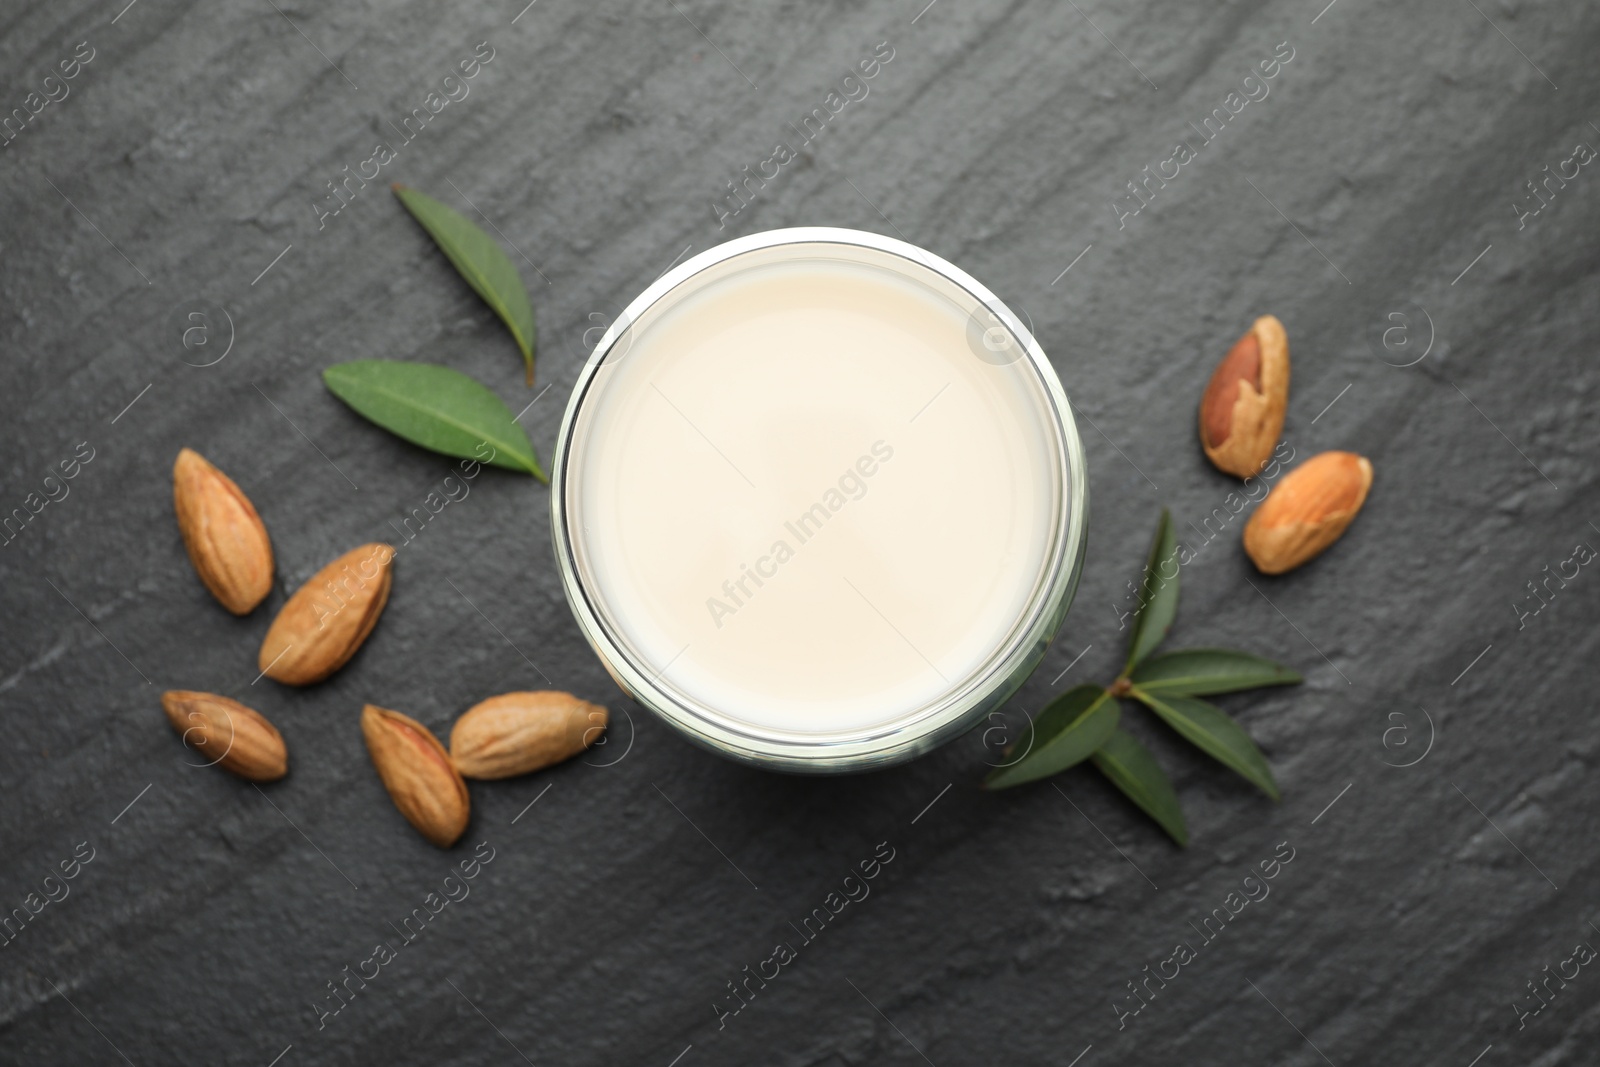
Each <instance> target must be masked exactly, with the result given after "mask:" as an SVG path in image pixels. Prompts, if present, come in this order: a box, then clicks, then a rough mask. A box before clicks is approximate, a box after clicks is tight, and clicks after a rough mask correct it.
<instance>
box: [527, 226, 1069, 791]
mask: <svg viewBox="0 0 1600 1067" xmlns="http://www.w3.org/2000/svg"><path fill="white" fill-rule="evenodd" d="M804 245H816V246H827V245H834V246H845V247H849V248H856V249H865V250H868V251H870V252H874V253H878V254H880V255H881V256H884V257H888V258H889V259H891V260H894V259H898V260H904V261H906V262H907V263H909V264H910V265H911V269H908V270H907V271H906V276H907V277H908V278H909V279H910V280H912V281H917V282H921V283H923V284H926V283H927V281H928V279H927V278H925V277H918V273H919V269H920V271H925V272H929V273H931V274H934V275H937V276H938V277H940V278H942V279H943V280H944V281H945V282H947V283H949V284H951V285H954V286H955V287H956V288H958V289H960V290H962V291H964V292H965V293H966V294H967V295H968V296H970V297H972V298H973V299H974V300H976V301H977V303H978V304H979V305H980V307H981V308H983V309H986V310H987V311H989V312H990V313H991V314H993V315H994V317H995V319H996V320H998V322H999V323H1000V324H1001V325H1002V326H1003V327H1004V328H1005V330H1006V332H1007V333H1009V334H1010V336H1011V338H1012V340H1014V341H1015V342H1016V343H1017V345H1018V346H1019V347H1020V349H1021V352H1022V355H1020V356H1019V357H1017V358H1018V360H1026V361H1027V362H1028V363H1029V365H1030V369H1031V370H1032V371H1033V374H1032V375H1031V380H1032V381H1033V383H1034V384H1035V385H1037V387H1038V394H1039V395H1038V397H1037V399H1038V400H1040V401H1041V402H1042V404H1043V407H1044V409H1045V411H1046V412H1047V413H1048V415H1049V416H1050V419H1049V421H1050V422H1051V424H1052V426H1051V427H1050V428H1043V427H1041V429H1045V430H1047V432H1046V438H1047V440H1048V441H1049V443H1050V444H1051V445H1052V446H1053V448H1054V453H1055V454H1054V456H1053V457H1052V465H1053V466H1055V467H1056V468H1057V471H1058V474H1057V477H1059V479H1060V482H1061V493H1062V500H1061V508H1060V511H1059V514H1058V515H1056V516H1055V517H1054V520H1053V525H1054V531H1053V536H1052V537H1051V538H1050V539H1049V541H1048V542H1047V551H1046V555H1045V557H1044V559H1043V561H1042V562H1043V566H1042V568H1041V576H1040V578H1039V579H1038V580H1037V581H1036V583H1035V586H1034V589H1033V590H1032V592H1031V593H1030V594H1029V597H1028V600H1027V604H1026V607H1025V609H1024V610H1023V611H1021V612H1019V614H1018V618H1017V621H1016V623H1015V624H1014V625H1013V626H1012V627H1011V629H1010V630H1008V631H1006V632H1005V633H1004V634H1003V635H1000V636H1001V640H999V641H998V642H997V644H996V647H995V648H994V650H993V651H992V652H991V653H990V655H989V656H988V658H987V659H985V660H984V661H983V663H981V664H979V665H978V666H977V667H975V668H974V669H973V670H972V671H970V672H968V673H967V674H966V675H964V676H963V677H962V678H961V679H958V680H957V681H955V682H953V683H952V684H951V685H950V686H949V687H947V688H946V689H945V690H944V691H943V692H942V693H941V694H940V695H939V696H938V697H936V698H935V699H934V700H932V701H930V702H927V703H925V704H923V705H922V706H921V707H918V708H915V709H912V710H910V711H908V712H906V713H905V714H903V715H899V716H896V717H895V718H894V719H892V720H887V721H885V722H883V723H879V724H874V725H872V726H870V727H865V728H859V727H858V728H852V729H848V730H842V731H833V732H816V733H808V732H800V731H793V730H784V729H778V728H769V727H760V726H757V725H755V724H752V723H748V722H745V721H741V720H735V719H733V718H732V717H731V716H729V715H728V714H727V713H726V712H722V711H719V710H718V709H715V708H711V707H708V706H705V705H702V704H698V703H696V702H694V701H692V700H689V699H687V698H686V695H685V694H683V693H681V692H679V691H677V690H675V689H672V688H670V687H668V686H664V685H659V684H657V683H658V681H659V680H660V679H661V677H662V675H664V674H665V672H666V671H667V670H668V669H669V668H670V667H671V665H672V661H669V662H668V663H667V664H665V665H664V666H662V667H660V668H656V667H654V666H653V665H651V664H649V663H646V662H643V661H642V659H643V658H642V657H640V656H638V655H637V654H636V653H635V652H634V651H633V650H632V649H631V648H630V646H629V644H628V642H627V641H625V640H622V639H621V637H620V635H617V634H614V633H613V632H612V629H611V627H610V626H609V625H608V623H607V622H606V620H605V618H604V613H603V611H602V610H601V609H600V608H599V607H598V606H597V605H596V604H595V603H593V602H592V600H593V599H595V598H596V597H597V594H596V592H595V591H594V590H592V589H591V588H590V587H589V586H588V585H587V584H586V582H585V580H584V575H583V573H582V572H581V569H580V565H579V561H578V559H577V552H576V550H575V538H574V536H573V532H572V531H571V530H570V529H569V524H568V518H569V515H570V510H569V507H568V502H567V494H568V492H569V490H570V486H571V484H572V476H571V470H570V460H571V457H572V446H573V442H574V436H575V434H576V432H577V430H578V425H579V417H580V413H581V412H582V410H583V406H584V401H585V399H586V398H587V397H588V396H589V395H590V393H591V390H592V388H593V387H594V385H595V380H596V377H597V376H598V374H599V372H600V369H601V367H602V366H603V365H604V363H605V360H606V358H607V356H608V355H609V354H610V353H611V352H612V351H613V350H614V349H615V348H616V347H617V345H618V342H619V341H621V340H622V339H623V338H624V337H625V336H626V335H627V334H628V331H629V330H630V329H631V328H632V325H633V324H634V323H636V322H639V321H640V320H641V319H642V318H643V317H644V316H645V314H646V313H647V312H648V311H649V310H651V309H652V308H655V307H656V306H657V305H659V304H662V303H663V302H664V301H666V300H667V299H668V298H669V296H671V295H673V294H676V293H678V292H679V290H680V289H682V288H683V287H684V286H686V285H689V284H690V283H691V282H692V281H693V280H694V279H695V278H696V277H698V276H699V275H701V274H702V273H704V272H706V271H708V270H710V269H712V268H714V267H717V266H719V265H722V264H725V263H728V262H729V261H730V260H733V259H736V258H738V257H741V256H744V255H748V254H750V253H753V252H758V251H763V250H770V249H781V248H783V247H784V246H804ZM630 343H631V341H630ZM623 351H624V352H626V351H627V349H626V348H624V349H623ZM1052 431H1053V432H1052ZM1087 515H1088V482H1087V471H1086V466H1085V460H1084V455H1083V445H1082V441H1081V439H1080V438H1079V435H1078V431H1077V425H1076V422H1075V420H1074V418H1073V413H1072V407H1071V404H1070V402H1069V401H1068V399H1067V395H1066V391H1065V390H1064V389H1063V388H1062V386H1061V382H1060V379H1059V378H1058V377H1057V375H1056V373H1055V370H1054V368H1053V367H1052V366H1051V365H1050V361H1049V359H1048V358H1047V357H1046V356H1045V354H1044V351H1043V349H1042V348H1041V347H1040V346H1039V344H1038V342H1037V340H1035V338H1034V336H1033V334H1032V331H1031V330H1029V329H1028V328H1027V326H1026V325H1025V324H1024V323H1023V322H1022V321H1021V320H1020V318H1019V317H1018V316H1017V315H1016V314H1015V313H1014V312H1013V311H1012V310H1011V309H1010V308H1009V307H1007V306H1006V304H1005V303H1004V302H1003V301H1002V300H1000V298H999V297H998V296H996V295H995V294H994V293H993V292H992V291H991V290H989V289H988V288H987V287H985V286H984V285H982V284H981V283H980V282H978V281H977V279H975V278H973V277H972V276H971V275H969V274H967V273H966V272H965V271H963V270H961V269H960V268H959V267H956V266H955V265H954V264H952V263H949V262H947V261H946V260H944V259H943V258H941V257H939V256H937V255H935V254H934V253H932V252H929V251H927V250H926V249H923V248H919V247H917V246H916V245H912V244H910V243H908V242H905V241H900V240H897V239H895V238H892V237H886V236H883V235H881V234H876V233H870V232H867V231H863V230H852V229H845V228H840V227H828V226H803V227H791V228H785V229H778V230H767V231H764V232H761V233H756V234H750V235H747V236H744V237H737V238H733V239H732V240H729V241H726V242H724V243H722V244H719V245H715V246H713V247H712V248H709V249H707V250H705V251H703V252H701V253H699V254H697V255H695V256H692V257H690V258H689V259H688V260H686V261H684V262H683V263H680V264H677V265H676V266H674V267H672V268H670V269H668V270H667V271H666V272H665V273H664V274H662V275H661V276H660V277H658V278H657V279H656V280H655V281H653V282H652V283H651V284H650V285H649V286H647V287H646V288H645V290H644V291H643V292H642V293H640V294H639V295H638V296H637V297H635V298H634V299H633V300H632V301H630V302H629V303H628V305H627V306H626V307H625V308H624V309H623V311H622V313H621V314H620V315H618V316H617V318H616V320H615V321H613V322H612V323H610V324H608V326H607V328H606V330H605V332H604V334H603V335H602V336H601V338H600V340H599V342H598V343H597V344H596V345H595V347H594V350H593V352H591V353H590V355H589V357H588V359H587V361H586V362H585V364H584V367H583V369H582V370H581V371H580V373H579V375H578V378H577V381H576V382H575V383H574V385H573V389H572V395H571V397H570V398H569V400H568V402H567V407H566V411H565V413H564V414H563V416H562V420H561V428H560V431H559V433H558V436H557V439H556V447H555V452H554V455H553V457H552V461H551V475H550V517H551V534H552V537H551V543H552V546H553V548H554V549H555V553H556V559H557V563H558V566H559V569H560V571H561V582H562V589H563V591H564V593H565V595H566V598H567V603H568V606H569V607H570V608H571V610H572V613H573V616H574V617H575V618H576V620H577V622H578V625H579V628H580V629H581V630H582V632H583V635H584V638H585V639H586V640H587V641H588V642H589V645H590V647H592V648H593V649H594V651H595V653H596V655H597V656H598V657H599V659H600V661H601V664H602V666H604V667H605V668H606V670H607V671H608V672H609V673H610V674H611V676H612V678H613V680H615V681H616V682H617V684H618V685H619V686H620V687H621V688H622V689H623V691H624V692H625V693H626V694H627V695H629V696H630V697H632V698H633V699H634V700H635V701H637V702H638V703H639V704H641V705H643V706H644V707H645V708H647V709H649V710H650V711H651V712H653V713H654V714H655V715H656V716H657V717H658V718H661V719H662V720H664V721H665V722H666V723H668V725H670V726H672V727H673V728H674V729H676V730H677V731H678V732H679V733H681V734H683V735H684V736H686V737H687V738H689V740H691V741H693V742H695V743H696V744H698V745H700V746H702V747H704V748H708V749H710V750H712V751H715V752H717V753H719V754H721V755H724V756H728V757H730V758H733V759H736V760H739V761H742V762H745V763H750V764H754V765H757V766H762V767H767V768H770V769H778V770H788V771H799V772H813V773H838V772H842V771H849V770H860V769H866V768H870V767H875V766H884V765H887V764H891V763H898V762H902V761H904V760H908V759H911V758H914V757H915V756H918V755H921V754H922V753H924V752H927V751H929V750H930V749H932V748H934V747H936V746H937V745H939V744H942V743H943V742H944V741H946V740H949V739H950V738H951V737H953V736H955V735H956V734H959V733H962V732H965V731H966V730H968V729H970V728H971V727H972V726H973V725H974V724H975V723H977V722H978V721H979V720H981V719H982V718H983V717H984V716H985V715H987V714H988V713H990V712H992V711H994V710H997V709H998V708H999V707H1000V706H1001V705H1002V704H1004V702H1005V701H1006V700H1007V699H1009V698H1010V696H1011V695H1012V693H1014V692H1015V691H1016V689H1017V688H1018V687H1020V686H1021V684H1022V683H1023V682H1024V681H1025V680H1026V679H1027V677H1028V676H1029V675H1030V674H1031V673H1032V672H1033V670H1034V668H1035V667H1037V666H1038V663H1039V660H1040V659H1041V658H1042V657H1043V655H1044V651H1045V649H1046V648H1047V647H1048V645H1049V643H1050V640H1051V639H1052V638H1053V637H1054V636H1055V632H1056V630H1057V629H1058V628H1059V627H1060V625H1061V622H1062V621H1063V619H1064V618H1065V616H1066V612H1067V609H1068V607H1069V606H1070V604H1071V601H1072V595H1073V593H1074V591H1075V590H1076V586H1077V582H1078V577H1079V574H1080V571H1081V568H1082V563H1083V553H1084V546H1085V541H1086V534H1087V530H1086V520H1087ZM680 654H681V653H680Z"/></svg>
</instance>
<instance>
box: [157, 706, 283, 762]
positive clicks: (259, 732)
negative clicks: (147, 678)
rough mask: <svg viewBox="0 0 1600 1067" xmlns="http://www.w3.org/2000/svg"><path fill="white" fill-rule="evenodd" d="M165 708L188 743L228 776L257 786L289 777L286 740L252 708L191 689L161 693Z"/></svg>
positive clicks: (169, 718) (173, 723) (173, 726)
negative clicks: (284, 742)
mask: <svg viewBox="0 0 1600 1067" xmlns="http://www.w3.org/2000/svg"><path fill="white" fill-rule="evenodd" d="M161 707H162V708H163V710H165V711H166V713H167V721H168V722H170V723H172V728H173V729H174V730H176V731H178V733H179V734H180V735H182V737H183V740H184V742H185V743H186V744H188V745H189V746H190V747H191V748H193V749H194V750H195V751H197V752H199V753H200V754H201V755H202V756H204V757H205V758H206V759H207V760H209V761H210V762H211V763H212V764H214V765H216V766H219V767H221V768H222V769H223V770H225V771H231V772H232V773H234V774H237V775H238V776H239V777H240V778H248V779H249V780H250V781H252V782H275V781H277V780H278V779H279V778H282V777H283V776H284V775H285V774H287V773H289V750H288V749H287V748H286V747H284V744H283V735H281V734H279V733H278V730H277V728H276V727H274V726H273V725H272V724H271V723H270V722H268V721H267V720H266V718H265V717H264V716H263V715H262V714H261V713H260V712H258V711H256V710H254V709H253V708H247V707H245V706H244V705H243V704H241V703H239V702H238V701H237V700H229V699H228V698H227V697H224V696H218V695H217V694H215V693H199V692H195V691H194V690H190V689H169V690H167V691H166V692H165V693H162V694H161Z"/></svg>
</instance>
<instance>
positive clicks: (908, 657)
mask: <svg viewBox="0 0 1600 1067" xmlns="http://www.w3.org/2000/svg"><path fill="white" fill-rule="evenodd" d="M737 262H738V261H737V260H735V261H734V263H737ZM907 267H908V268H909V267H910V265H907ZM911 274H912V277H911V278H907V277H906V276H904V274H903V273H902V272H901V271H899V270H896V269H892V268H891V266H890V265H887V264H885V265H879V264H872V263H861V262H848V261H845V260H842V259H831V258H829V257H828V256H827V255H826V254H825V253H824V252H818V253H816V254H815V255H809V256H806V257H804V258H792V257H791V260H790V261H788V262H767V263H766V264H765V265H760V266H755V267H746V268H744V269H737V270H729V271H724V272H722V274H721V276H720V277H717V278H716V280H714V281H710V282H703V281H701V282H692V283H690V284H689V287H688V288H689V291H690V295H687V296H684V297H682V298H678V299H669V300H668V301H665V302H664V304H663V306H662V309H661V310H659V311H658V312H657V313H655V314H653V315H647V316H645V317H643V318H641V321H640V322H639V323H637V324H635V326H634V328H633V330H632V336H631V337H630V338H629V343H628V344H627V346H626V351H625V352H620V354H618V353H613V354H612V355H610V356H608V357H607V358H606V361H605V362H604V363H603V364H602V365H601V367H600V369H599V371H598V372H597V373H596V376H595V378H594V380H593V382H592V383H591V384H590V387H589V392H588V394H587V395H586V396H585V397H584V398H583V401H582V405H581V407H580V408H579V411H578V416H577V418H576V420H575V422H574V424H573V431H572V436H571V445H570V451H569V457H568V463H569V465H570V466H569V478H568V481H567V487H568V488H567V497H566V503H567V508H568V518H567V521H568V524H569V528H570V530H571V537H572V542H573V545H572V552H573V556H574V559H575V562H576V566H577V569H578V571H579V573H580V575H581V576H582V580H583V583H584V585H585V588H586V593H587V596H588V598H589V601H590V603H591V604H592V606H593V608H594V610H595V612H596V614H597V615H598V616H599V617H600V618H601V619H602V620H603V622H604V625H605V626H606V627H607V629H608V630H609V631H610V632H611V634H612V635H613V638H614V639H615V640H616V641H617V642H618V643H619V644H621V645H624V646H626V647H627V648H628V649H630V650H631V652H632V655H633V657H634V658H635V659H636V660H637V662H638V663H639V664H640V665H641V666H642V669H644V670H645V672H646V673H647V674H648V675H650V676H652V677H655V678H656V684H657V685H658V686H662V687H664V688H667V689H669V690H672V691H675V692H677V693H678V694H680V695H681V696H682V697H683V698H684V699H685V700H686V701H687V702H688V703H690V704H695V705H699V706H702V707H704V708H708V709H712V710H714V711H715V712H716V713H719V714H720V715H721V716H724V717H725V718H726V719H728V720H732V721H734V722H735V723H737V724H748V725H749V726H750V727H752V728H754V729H757V730H763V731H784V732H790V733H794V734H812V733H840V732H861V731H871V730H873V729H881V728H883V727H885V726H887V725H889V724H895V723H899V722H904V721H907V720H908V717H914V716H915V714H916V713H917V711H918V709H921V708H923V707H925V706H927V705H929V704H930V703H932V702H934V701H936V700H937V699H938V698H939V697H940V696H941V695H942V694H946V693H949V692H950V691H952V690H953V689H955V688H956V687H958V686H959V685H960V684H961V683H962V682H964V681H966V680H968V679H970V678H971V677H972V676H973V675H974V674H975V673H978V672H981V671H982V670H983V669H984V668H985V665H986V664H987V663H988V661H989V660H990V659H991V657H993V655H994V654H995V653H996V652H997V651H998V650H999V649H1000V648H1001V647H1002V646H1003V645H1004V644H1005V643H1006V642H1007V641H1008V640H1009V639H1010V636H1011V635H1012V634H1013V633H1014V632H1015V631H1016V629H1017V627H1018V625H1019V622H1020V620H1021V618H1022V616H1023V614H1024V613H1025V612H1026V609H1027V607H1028V604H1029V603H1030V600H1031V598H1033V597H1034V595H1035V590H1036V588H1037V587H1038V585H1039V583H1040V581H1041V578H1042V575H1043V574H1044V572H1045V571H1046V569H1047V568H1048V566H1049V560H1050V552H1051V544H1052V537H1054V536H1055V533H1054V531H1055V528H1056V524H1057V523H1058V522H1059V521H1060V518H1059V513H1060V511H1061V509H1062V506H1063V505H1062V497H1063V493H1064V485H1063V479H1064V477H1065V475H1064V472H1063V470H1062V462H1061V458H1060V451H1059V448H1058V446H1057V444H1056V437H1055V434H1056V431H1055V429H1054V423H1053V422H1051V415H1050V413H1049V409H1048V407H1047V404H1046V401H1045V400H1044V399H1043V393H1042V390H1041V388H1040V386H1039V383H1038V380H1037V377H1038V376H1037V372H1036V371H1035V370H1034V368H1033V367H1032V365H1031V364H1030V362H1029V361H1028V360H1027V359H1017V360H1014V361H1009V362H1006V361H1003V360H1000V361H997V360H995V359H994V357H993V356H992V355H991V356H989V357H988V358H981V357H980V354H979V353H980V352H984V351H985V350H984V349H983V348H982V346H981V343H980V341H981V331H979V330H975V329H974V328H973V327H972V325H971V323H972V314H971V308H972V307H975V306H976V302H975V301H972V302H969V303H968V304H967V306H963V304H962V303H961V301H962V298H963V297H964V294H961V293H959V292H955V293H952V292H951V287H949V286H948V285H945V286H944V287H943V288H942V289H941V288H940V287H939V286H938V285H936V284H934V283H933V281H924V280H922V279H920V278H919V277H918V276H917V274H916V271H915V270H912V271H911ZM984 318H985V319H987V316H986V315H985V316H984Z"/></svg>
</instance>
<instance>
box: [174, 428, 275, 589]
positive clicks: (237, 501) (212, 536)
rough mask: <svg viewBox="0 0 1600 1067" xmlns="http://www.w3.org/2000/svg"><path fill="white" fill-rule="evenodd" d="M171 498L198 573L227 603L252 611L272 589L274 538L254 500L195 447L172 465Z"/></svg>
mask: <svg viewBox="0 0 1600 1067" xmlns="http://www.w3.org/2000/svg"><path fill="white" fill-rule="evenodd" d="M172 503H173V506H174V508H175V509H176V510H177V513H178V532H179V533H180V534H182V535H183V547H184V548H186V549H188V551H189V562H191V563H193V564H194V569H195V573H196V574H198V575H200V580H201V581H202V582H204V583H205V586H206V588H207V589H209V590H211V595H212V596H214V597H216V598H217V600H218V601H219V602H220V603H221V604H222V606H223V607H225V608H227V609H228V610H229V611H231V612H233V613H234V614H235V615H246V614H249V612H250V611H251V610H252V609H254V608H255V606H256V605H257V604H259V603H261V601H262V600H264V599H266V596H267V593H269V592H270V591H271V590H272V541H271V540H270V539H269V538H268V537H267V528H266V526H265V525H263V524H262V522H261V516H260V515H258V514H256V509H255V505H253V504H251V503H250V498H249V497H247V496H245V495H244V492H243V491H242V490H240V488H239V487H238V486H237V485H235V484H234V482H233V479H232V478H229V477H228V476H227V475H226V474H223V473H222V472H221V471H220V470H218V469H217V468H216V467H215V466H213V465H212V464H211V463H210V462H209V461H208V460H207V459H206V458H205V457H204V456H202V455H201V454H200V453H198V452H196V451H195V450H194V449H192V448H185V449H182V450H180V451H179V452H178V458H177V460H176V461H175V462H174V463H173V464H172Z"/></svg>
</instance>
